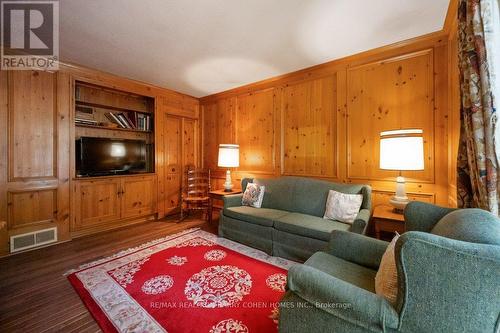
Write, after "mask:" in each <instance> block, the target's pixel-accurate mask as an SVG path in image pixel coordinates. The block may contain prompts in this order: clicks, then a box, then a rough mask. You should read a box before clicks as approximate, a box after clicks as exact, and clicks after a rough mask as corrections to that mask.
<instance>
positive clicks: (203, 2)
mask: <svg viewBox="0 0 500 333" xmlns="http://www.w3.org/2000/svg"><path fill="white" fill-rule="evenodd" d="M448 2H449V1H448V0H120V1H117V0H62V1H60V13H61V14H60V15H61V22H60V57H61V59H62V60H63V61H69V62H75V63H77V64H81V65H84V66H88V67H92V68H96V69H100V70H103V71H107V72H111V73H114V74H117V75H121V76H124V77H128V78H132V79H136V80H141V81H145V82H148V83H152V84H155V85H158V86H162V87H167V88H170V89H174V90H177V91H180V92H183V93H186V94H190V95H192V96H195V97H201V96H206V95H209V94H212V93H216V92H220V91H224V90H227V89H230V88H235V87H238V86H241V85H244V84H247V83H252V82H255V81H259V80H263V79H267V78H270V77H273V76H276V75H280V74H284V73H288V72H292V71H295V70H299V69H302V68H305V67H309V66H312V65H316V64H320V63H323V62H327V61H330V60H333V59H337V58H340V57H344V56H348V55H351V54H355V53H358V52H361V51H365V50H369V49H372V48H375V47H379V46H383V45H387V44H390V43H394V42H397V41H401V40H404V39H408V38H412V37H416V36H419V35H423V34H426V33H430V32H433V31H437V30H441V29H442V27H443V23H444V19H445V16H446V11H447V8H448Z"/></svg>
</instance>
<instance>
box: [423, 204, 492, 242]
mask: <svg viewBox="0 0 500 333" xmlns="http://www.w3.org/2000/svg"><path fill="white" fill-rule="evenodd" d="M431 233H432V234H434V235H438V236H443V237H447V238H451V239H456V240H461V241H464V242H470V243H480V244H492V245H500V220H499V219H498V218H497V217H495V216H494V215H493V214H491V213H489V212H487V211H485V210H482V209H460V210H456V211H454V212H451V213H449V214H447V215H445V216H444V217H443V218H442V219H441V220H439V222H438V223H436V225H435V226H434V228H432V230H431Z"/></svg>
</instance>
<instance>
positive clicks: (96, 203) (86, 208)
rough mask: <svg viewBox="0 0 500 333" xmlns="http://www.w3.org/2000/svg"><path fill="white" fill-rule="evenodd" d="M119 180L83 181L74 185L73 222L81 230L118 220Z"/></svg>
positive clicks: (76, 228)
mask: <svg viewBox="0 0 500 333" xmlns="http://www.w3.org/2000/svg"><path fill="white" fill-rule="evenodd" d="M121 182H122V181H121V179H116V178H115V179H113V178H111V179H100V180H83V181H76V182H75V183H76V184H75V194H74V202H75V221H74V224H73V228H72V230H81V229H85V228H89V227H92V226H94V225H99V224H102V223H106V222H109V221H114V220H117V219H119V218H120V216H121V215H120V211H121V201H120V196H121Z"/></svg>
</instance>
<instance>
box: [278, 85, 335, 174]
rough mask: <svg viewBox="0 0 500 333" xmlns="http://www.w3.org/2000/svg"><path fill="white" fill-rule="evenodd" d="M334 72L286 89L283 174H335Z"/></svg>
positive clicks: (284, 92)
mask: <svg viewBox="0 0 500 333" xmlns="http://www.w3.org/2000/svg"><path fill="white" fill-rule="evenodd" d="M335 85H336V81H335V76H329V77H326V78H322V79H318V80H313V81H306V82H302V83H298V84H294V85H290V86H287V87H285V88H284V89H283V101H282V103H283V106H282V116H281V119H282V124H283V151H284V153H283V174H284V175H300V176H318V177H330V178H334V177H336V171H337V161H336V156H337V152H336V150H337V149H336V140H335V137H336V125H337V124H336V114H337V113H336V112H335V110H336V90H335Z"/></svg>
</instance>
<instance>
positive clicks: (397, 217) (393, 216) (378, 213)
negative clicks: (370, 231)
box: [372, 205, 405, 239]
mask: <svg viewBox="0 0 500 333" xmlns="http://www.w3.org/2000/svg"><path fill="white" fill-rule="evenodd" d="M372 221H373V223H374V227H375V236H376V237H377V238H378V239H380V234H381V232H384V231H385V232H391V233H394V232H398V233H400V234H402V233H403V232H405V218H404V215H403V214H398V213H394V211H393V207H392V206H385V205H380V206H377V207H375V209H374V210H373V215H372Z"/></svg>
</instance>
